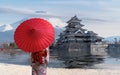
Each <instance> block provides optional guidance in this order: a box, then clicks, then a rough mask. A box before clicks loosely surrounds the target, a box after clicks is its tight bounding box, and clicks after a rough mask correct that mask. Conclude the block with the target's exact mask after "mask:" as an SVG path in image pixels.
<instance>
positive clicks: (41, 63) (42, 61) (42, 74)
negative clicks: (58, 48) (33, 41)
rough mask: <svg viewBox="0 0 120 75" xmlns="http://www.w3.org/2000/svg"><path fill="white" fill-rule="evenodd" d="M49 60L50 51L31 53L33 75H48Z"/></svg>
mask: <svg viewBox="0 0 120 75" xmlns="http://www.w3.org/2000/svg"><path fill="white" fill-rule="evenodd" d="M48 60H49V50H48V49H45V50H42V51H39V52H33V53H31V61H32V63H31V66H32V75H46V71H47V65H48Z"/></svg>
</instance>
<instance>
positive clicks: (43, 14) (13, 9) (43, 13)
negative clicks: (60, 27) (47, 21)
mask: <svg viewBox="0 0 120 75" xmlns="http://www.w3.org/2000/svg"><path fill="white" fill-rule="evenodd" d="M0 13H4V14H5V13H7V14H17V15H28V16H41V17H57V16H56V15H54V14H52V13H50V12H46V11H40V10H31V9H27V8H17V7H0Z"/></svg>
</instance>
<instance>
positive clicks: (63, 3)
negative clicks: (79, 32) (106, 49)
mask: <svg viewBox="0 0 120 75" xmlns="http://www.w3.org/2000/svg"><path fill="white" fill-rule="evenodd" d="M119 3H120V0H0V25H3V24H12V23H14V22H16V21H19V20H21V19H23V18H26V17H43V18H46V17H44V16H41V15H49V17H47V18H54V20H55V19H57V20H58V19H60V20H62V21H61V22H63V23H64V22H66V21H68V20H69V19H70V18H71V17H73V16H74V15H75V14H76V15H77V16H78V17H79V18H80V19H82V20H83V21H82V24H84V25H85V27H83V28H85V29H88V30H93V31H94V32H96V33H98V34H99V35H100V36H104V37H107V36H119V35H120V15H119V14H120V4H119ZM36 11H40V12H41V13H36ZM53 15H56V16H57V17H53Z"/></svg>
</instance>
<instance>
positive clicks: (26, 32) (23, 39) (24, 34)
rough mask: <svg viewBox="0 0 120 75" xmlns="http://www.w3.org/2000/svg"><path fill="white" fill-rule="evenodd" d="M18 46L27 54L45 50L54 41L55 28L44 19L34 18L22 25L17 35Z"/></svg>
mask: <svg viewBox="0 0 120 75" xmlns="http://www.w3.org/2000/svg"><path fill="white" fill-rule="evenodd" d="M14 40H15V43H16V44H17V46H18V47H19V48H20V49H22V50H24V51H26V52H37V51H41V50H44V49H45V48H47V47H48V46H50V45H51V43H52V42H53V40H54V28H53V26H52V25H51V24H50V23H49V22H47V21H46V20H44V19H41V18H32V19H29V20H26V21H24V22H23V23H21V24H20V25H19V26H18V27H17V29H16V31H15V33H14Z"/></svg>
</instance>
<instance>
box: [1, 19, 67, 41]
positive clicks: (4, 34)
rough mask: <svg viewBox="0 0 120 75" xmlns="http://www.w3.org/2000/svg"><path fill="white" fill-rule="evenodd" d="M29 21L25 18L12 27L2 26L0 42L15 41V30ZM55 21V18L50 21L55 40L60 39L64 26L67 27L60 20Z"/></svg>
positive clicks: (11, 25)
mask: <svg viewBox="0 0 120 75" xmlns="http://www.w3.org/2000/svg"><path fill="white" fill-rule="evenodd" d="M27 19H28V18H24V19H22V20H20V21H17V22H15V23H12V24H10V25H9V24H7V25H2V26H0V42H5V41H8V42H12V41H14V40H13V36H14V31H15V29H16V28H17V27H18V25H20V23H22V22H23V21H25V20H27ZM53 20H55V18H51V19H48V21H49V22H50V23H51V24H52V25H53V26H54V28H55V38H58V35H59V34H60V32H62V31H63V25H66V23H65V22H63V21H61V20H60V19H56V21H53Z"/></svg>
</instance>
